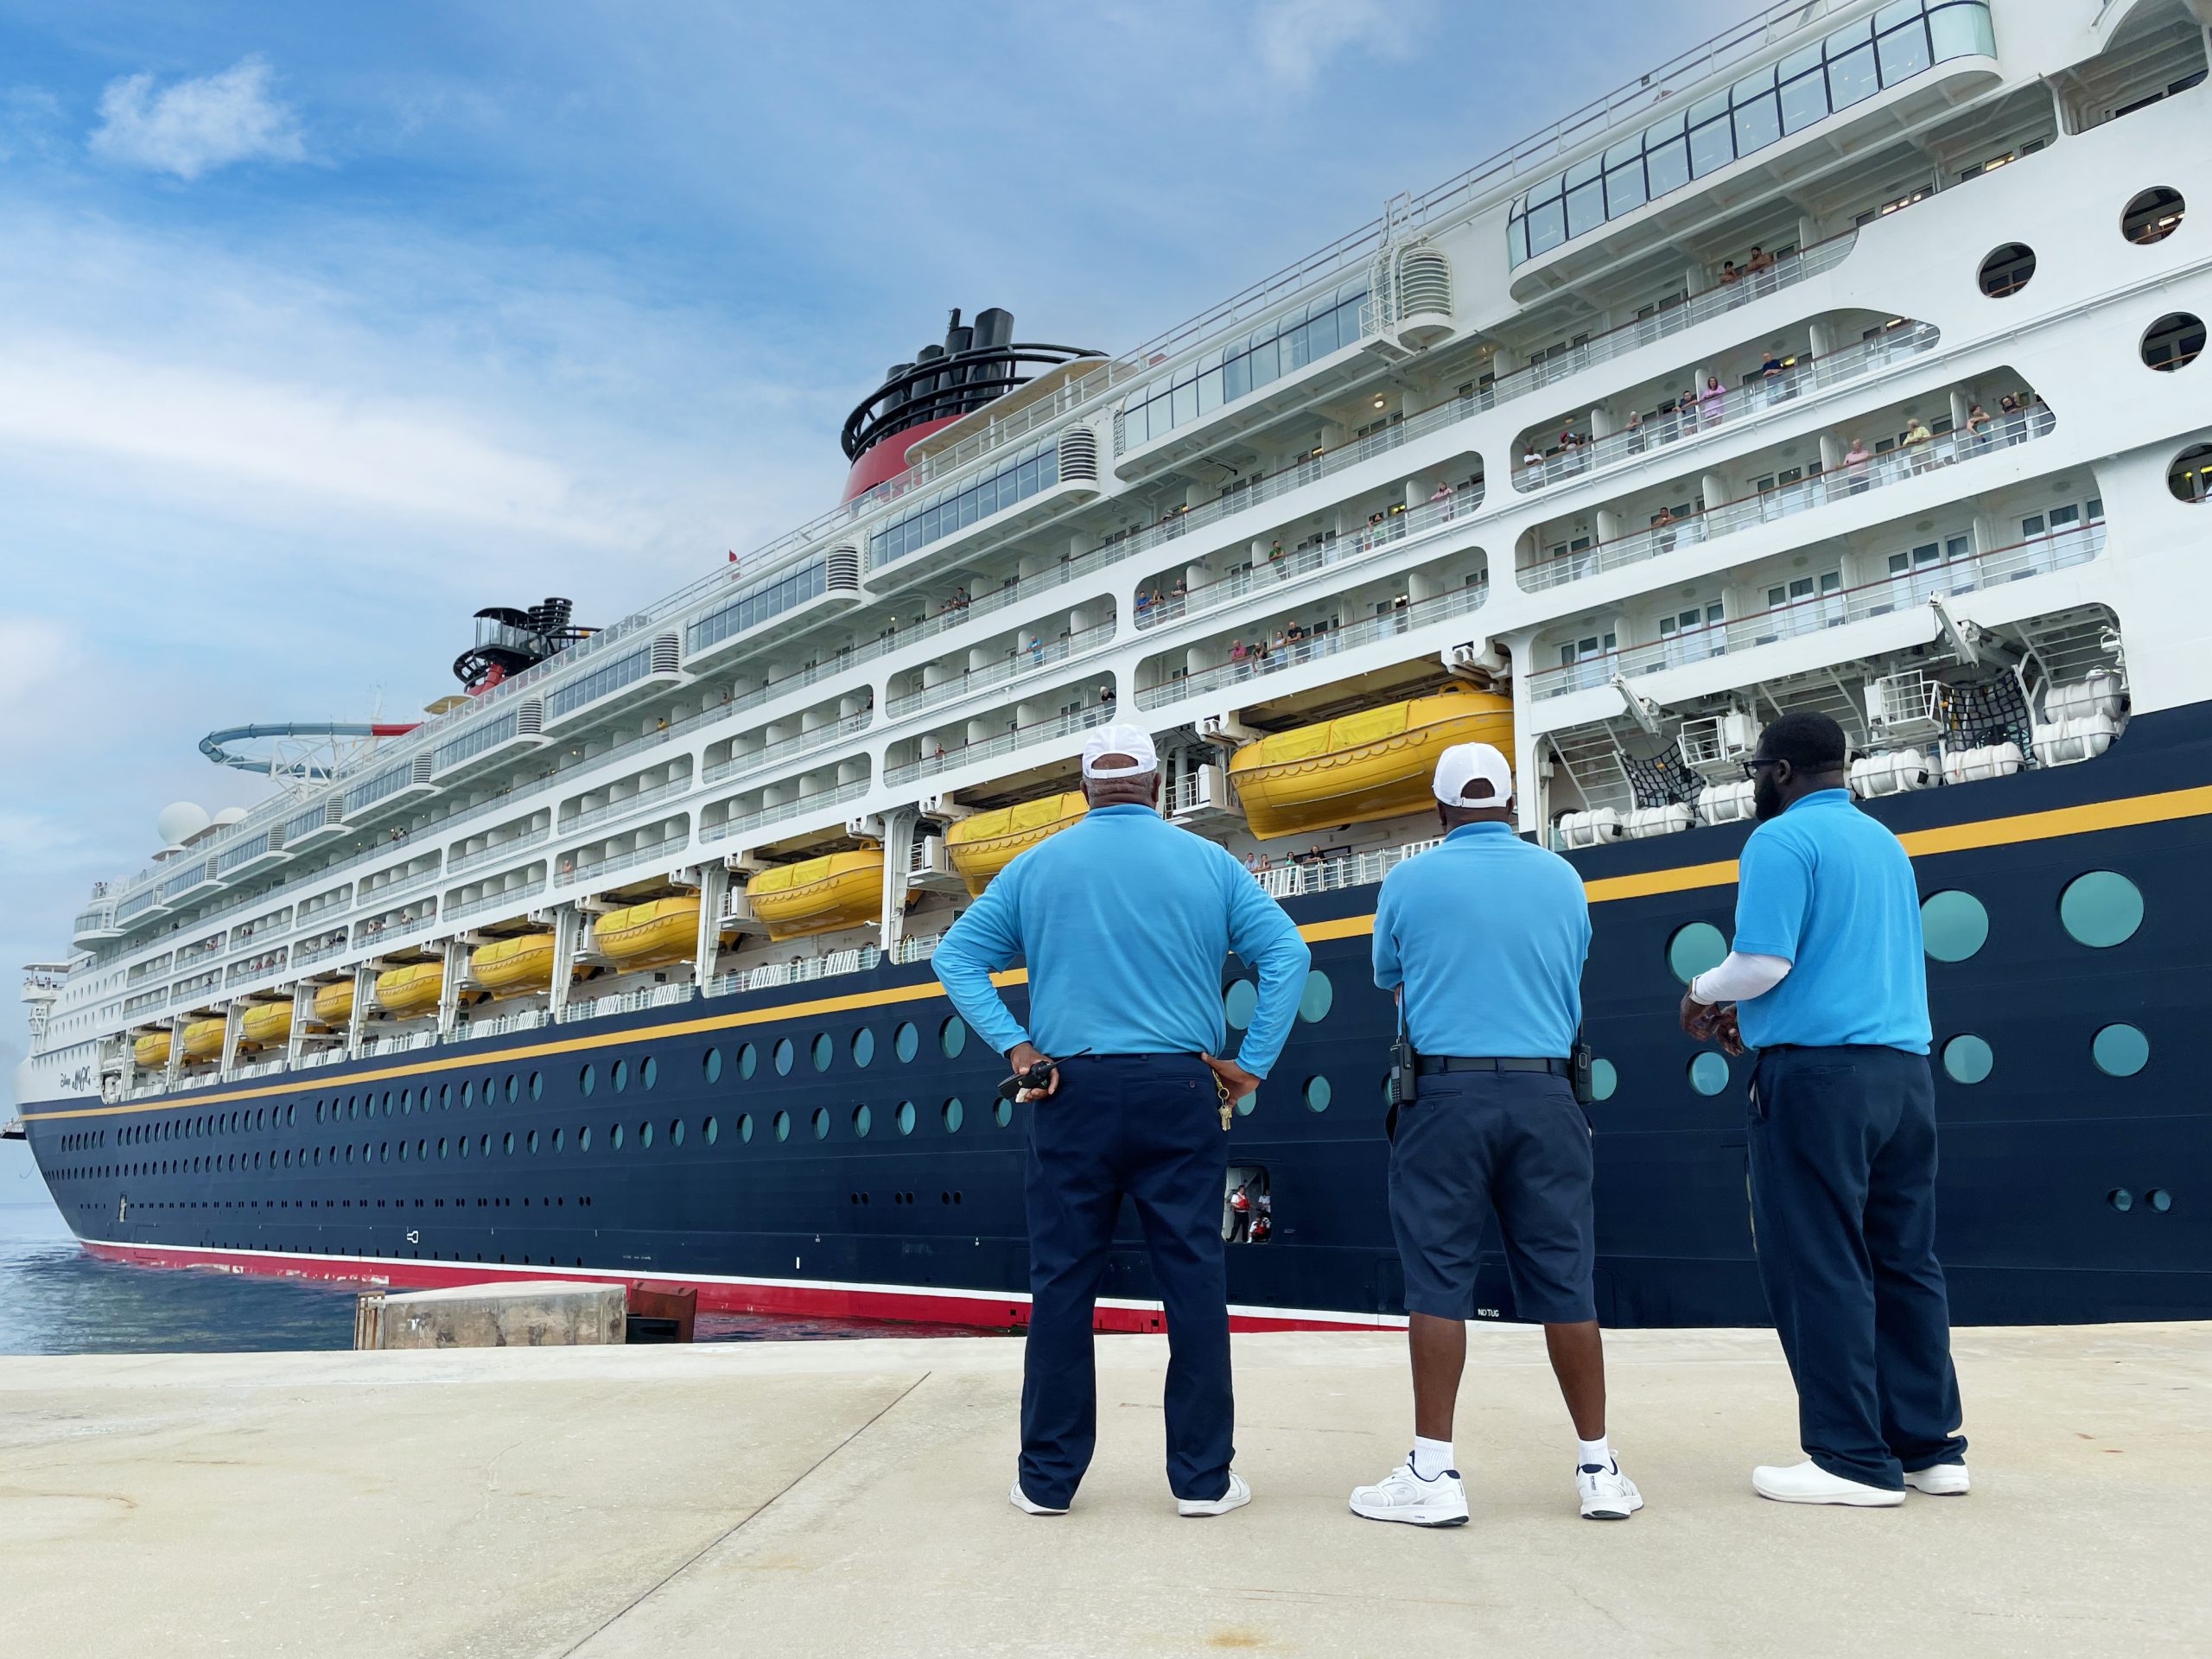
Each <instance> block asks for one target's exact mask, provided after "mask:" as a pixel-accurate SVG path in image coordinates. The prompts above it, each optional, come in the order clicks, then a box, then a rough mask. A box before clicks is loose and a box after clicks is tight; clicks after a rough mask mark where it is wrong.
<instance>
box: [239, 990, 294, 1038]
mask: <svg viewBox="0 0 2212 1659" xmlns="http://www.w3.org/2000/svg"><path fill="white" fill-rule="evenodd" d="M291 1034H292V1005H291V1003H290V1002H289V1001H284V1002H257V1003H255V1004H254V1005H253V1006H252V1007H250V1008H248V1009H247V1010H246V1011H245V1014H244V1016H243V1017H241V1018H240V1020H238V1040H239V1041H240V1042H241V1043H245V1044H248V1045H251V1046H252V1047H255V1048H266V1047H268V1046H270V1044H272V1043H281V1042H283V1040H284V1039H286V1038H288V1037H289V1036H290V1035H291Z"/></svg>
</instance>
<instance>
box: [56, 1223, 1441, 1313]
mask: <svg viewBox="0 0 2212 1659" xmlns="http://www.w3.org/2000/svg"><path fill="white" fill-rule="evenodd" d="M81 1243H82V1244H83V1246H84V1249H85V1250H86V1253H87V1254H89V1255H96V1256H99V1257H100V1258H101V1259H103V1260H105V1261H110V1262H133V1263H136V1264H137V1265H139V1266H143V1267H159V1268H223V1269H225V1270H226V1271H228V1272H231V1273H251V1274H259V1275H264V1276H267V1277H271V1278H286V1279H321V1280H330V1281H343V1282H351V1283H356V1284H365V1285H377V1286H393V1287H404V1288H406V1289H410V1290H438V1289H443V1288H446V1287H449V1286H454V1285H491V1284H512V1283H514V1282H515V1281H518V1280H543V1281H553V1282H556V1283H557V1282H567V1283H570V1284H575V1283H578V1282H583V1283H589V1284H610V1283H611V1284H624V1285H645V1284H650V1285H653V1286H656V1287H666V1286H669V1285H683V1286H689V1287H691V1288H693V1289H695V1290H696V1291H697V1292H698V1295H699V1308H700V1311H701V1312H702V1313H774V1314H791V1315H799V1316H804V1317H810V1318H823V1319H884V1320H889V1321H895V1322H899V1323H904V1324H910V1325H966V1326H969V1327H973V1328H976V1329H981V1330H991V1331H1007V1330H1018V1329H1020V1328H1021V1327H1022V1326H1024V1325H1027V1324H1028V1323H1029V1297H1028V1295H1027V1294H1026V1293H1020V1292H1008V1293H1006V1294H1001V1295H993V1294H989V1293H988V1292H981V1291H949V1292H948V1291H928V1290H902V1289H897V1288H892V1287H876V1286H863V1285H841V1284H823V1283H793V1282H790V1281H779V1280H773V1279H759V1280H754V1279H726V1278H711V1277H701V1276H689V1275H686V1274H681V1273H667V1274H663V1273H653V1274H623V1273H613V1272H609V1271H607V1270H605V1269H601V1268H550V1267H549V1268H538V1267H512V1266H508V1265H506V1264H504V1263H493V1262H424V1261H419V1260H415V1259H411V1258H405V1257H386V1256H340V1255H293V1254H291V1253H289V1252H288V1251H278V1250H238V1249H221V1250H210V1249H188V1248H184V1247H181V1246H175V1245H164V1244H118V1243H111V1242H109V1241H106V1240H95V1239H85V1240H83V1241H81ZM1091 1323H1092V1326H1093V1328H1094V1329H1096V1330H1100V1331H1117V1332H1145V1331H1159V1330H1161V1329H1163V1328H1164V1326H1163V1321H1162V1317H1161V1313H1160V1305H1159V1304H1158V1303H1156V1302H1103V1301H1102V1302H1100V1303H1099V1304H1098V1306H1097V1309H1096V1313H1095V1315H1094V1317H1093V1319H1092V1321H1091ZM1404 1323H1405V1321H1404V1320H1403V1319H1392V1318H1391V1317H1390V1316H1389V1315H1388V1314H1359V1313H1323V1312H1319V1311H1307V1310H1295V1311H1294V1310H1285V1311H1283V1312H1281V1313H1274V1312H1272V1311H1269V1310H1265V1309H1259V1308H1232V1309H1231V1310H1230V1315H1229V1328H1230V1330H1231V1331H1243V1332H1259V1331H1392V1330H1399V1329H1402V1328H1403V1325H1404Z"/></svg>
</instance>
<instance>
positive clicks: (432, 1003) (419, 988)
mask: <svg viewBox="0 0 2212 1659" xmlns="http://www.w3.org/2000/svg"><path fill="white" fill-rule="evenodd" d="M445 983H446V965H445V963H442V962H410V963H408V964H407V966H405V967H404V968H387V969H385V970H384V972H382V973H380V974H378V976H377V988H376V1005H377V1007H379V1008H381V1009H383V1010H384V1011H385V1013H386V1014H428V1013H429V1012H431V1011H432V1010H433V1009H435V1007H437V1006H438V995H439V993H440V992H441V991H442V990H444V989H445Z"/></svg>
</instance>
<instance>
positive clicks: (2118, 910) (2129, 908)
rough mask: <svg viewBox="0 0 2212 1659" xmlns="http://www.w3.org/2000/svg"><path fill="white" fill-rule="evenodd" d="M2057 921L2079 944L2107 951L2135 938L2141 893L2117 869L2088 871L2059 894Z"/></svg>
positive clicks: (2141, 903)
mask: <svg viewBox="0 0 2212 1659" xmlns="http://www.w3.org/2000/svg"><path fill="white" fill-rule="evenodd" d="M2058 919H2059V921H2060V922H2061V923H2062V924H2063V925H2064V926H2065V929H2066V931H2067V932H2068V933H2069V934H2070V935H2071V936H2072V937H2073V938H2075V939H2076V940H2078V941H2080V942H2081V943H2082V944H2086V945H2088V946H2090V947H2091V948H2093V949H2094V950H2110V949H2111V948H2112V947H2113V945H2115V944H2126V942H2127V941H2128V940H2129V939H2131V938H2134V937H2135V930H2136V929H2137V928H2139V927H2140V926H2142V925H2143V893H2142V891H2141V889H2139V887H2136V885H2135V884H2134V883H2133V881H2131V880H2128V879H2127V878H2126V876H2124V875H2122V874H2120V873H2119V872H2118V871H2116V870H2091V871H2089V872H2088V873H2087V874H2082V875H2077V876H2075V878H2074V879H2073V880H2071V881H2069V882H2068V883H2067V884H2066V890H2065V891H2064V892H2063V893H2060V894H2059V895H2058Z"/></svg>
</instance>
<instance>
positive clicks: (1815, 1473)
mask: <svg viewBox="0 0 2212 1659" xmlns="http://www.w3.org/2000/svg"><path fill="white" fill-rule="evenodd" d="M1751 1490H1752V1491H1755V1492H1757V1493H1758V1495H1759V1496H1760V1497H1770V1498H1772V1499H1773V1500H1774V1501H1775V1502H1776V1503H1843V1504H1847V1505H1848V1506H1850V1507H1851V1508H1853V1509H1858V1510H1890V1509H1895V1508H1896V1507H1897V1505H1898V1504H1900V1503H1904V1491H1903V1490H1902V1489H1900V1490H1899V1491H1894V1492H1893V1491H1890V1490H1889V1489H1888V1488H1887V1487H1884V1486H1869V1485H1867V1484H1866V1483H1865V1482H1864V1481H1858V1480H1846V1479H1845V1478H1843V1477H1842V1476H1841V1475H1832V1474H1830V1473H1829V1472H1828V1471H1827V1470H1825V1469H1823V1468H1821V1465H1819V1464H1817V1463H1815V1462H1814V1461H1813V1460H1812V1459H1810V1458H1808V1459H1805V1461H1804V1462H1802V1463H1793V1464H1791V1465H1789V1467H1788V1468H1786V1469H1784V1468H1782V1467H1780V1466H1778V1465H1772V1464H1761V1465H1759V1466H1758V1468H1756V1469H1754V1470H1752V1471H1751Z"/></svg>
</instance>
